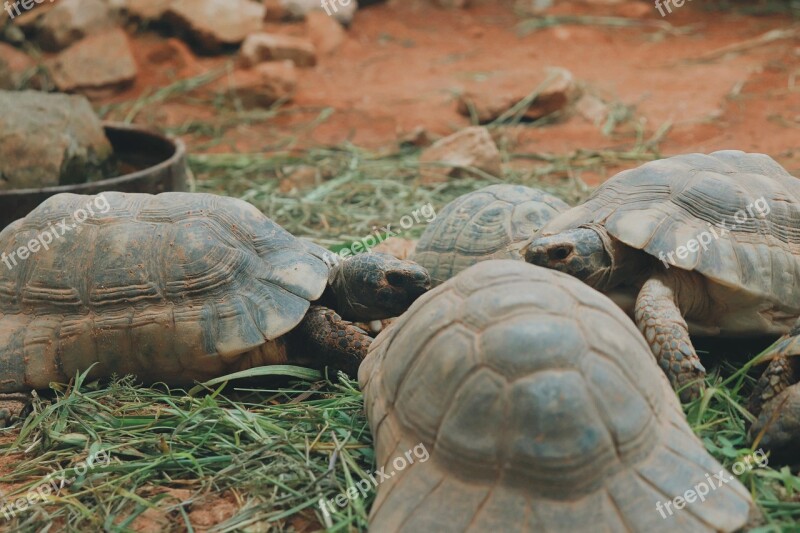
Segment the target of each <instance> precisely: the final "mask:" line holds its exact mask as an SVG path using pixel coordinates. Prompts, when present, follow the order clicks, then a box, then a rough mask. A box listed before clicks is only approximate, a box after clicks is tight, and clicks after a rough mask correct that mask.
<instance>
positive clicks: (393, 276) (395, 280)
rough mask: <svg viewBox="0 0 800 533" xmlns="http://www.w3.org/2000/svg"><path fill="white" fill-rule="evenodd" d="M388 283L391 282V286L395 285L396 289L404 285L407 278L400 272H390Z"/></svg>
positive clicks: (387, 278)
mask: <svg viewBox="0 0 800 533" xmlns="http://www.w3.org/2000/svg"><path fill="white" fill-rule="evenodd" d="M386 281H388V282H389V285H394V286H395V287H399V286H402V285H403V282H404V281H405V276H403V274H401V273H400V272H389V273H387V274H386Z"/></svg>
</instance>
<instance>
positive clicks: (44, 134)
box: [0, 91, 113, 190]
mask: <svg viewBox="0 0 800 533" xmlns="http://www.w3.org/2000/svg"><path fill="white" fill-rule="evenodd" d="M0 109H3V113H0V177H1V178H2V179H0V190H9V189H26V188H38V187H49V186H55V185H65V184H72V183H83V182H85V181H92V180H96V179H101V178H103V177H105V174H106V173H107V172H108V170H109V169H110V168H111V157H112V155H113V154H112V147H111V143H110V142H109V141H108V139H107V138H106V136H105V132H104V131H103V125H102V123H101V122H100V119H98V118H97V116H96V115H95V114H94V111H93V110H92V107H91V106H90V105H89V102H88V100H86V98H84V97H82V96H69V95H65V94H50V93H43V92H38V91H15V92H9V91H0Z"/></svg>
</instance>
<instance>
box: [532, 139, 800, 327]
mask: <svg viewBox="0 0 800 533" xmlns="http://www.w3.org/2000/svg"><path fill="white" fill-rule="evenodd" d="M590 224H599V225H602V226H604V227H605V228H606V229H607V230H608V233H609V234H610V235H611V236H613V237H614V238H616V239H618V240H619V241H621V242H623V243H625V244H627V245H628V246H631V247H633V248H636V249H639V250H643V251H645V252H647V253H648V254H650V255H652V256H654V257H656V258H658V259H661V260H665V259H666V261H667V264H669V265H670V266H674V267H678V268H681V269H684V270H690V271H696V272H698V273H700V274H702V275H703V276H705V277H706V278H707V279H708V280H709V281H711V283H710V287H709V291H710V293H711V296H712V298H713V299H714V300H715V301H717V302H718V303H720V302H721V303H724V304H727V305H725V307H726V311H725V312H726V314H727V315H728V320H727V322H728V324H727V325H728V327H729V329H730V330H731V331H737V330H738V331H742V330H753V331H754V332H763V333H768V332H773V330H774V332H785V331H787V330H788V328H789V327H790V326H791V324H792V323H793V322H794V319H795V318H796V317H797V316H798V314H800V180H798V179H797V178H795V177H794V176H792V175H791V174H789V173H788V172H787V171H786V170H785V169H784V168H783V167H781V166H780V165H779V164H778V163H777V162H776V161H774V160H773V159H772V158H770V157H769V156H766V155H763V154H749V153H745V152H740V151H734V150H725V151H719V152H714V153H712V154H709V155H705V154H688V155H679V156H675V157H670V158H668V159H662V160H658V161H653V162H650V163H647V164H645V165H642V166H641V167H638V168H636V169H632V170H627V171H624V172H621V173H620V174H617V175H616V176H614V177H613V178H611V179H609V180H608V181H607V182H605V183H604V184H603V185H602V186H601V187H600V188H598V189H597V190H596V191H595V192H594V194H593V195H592V196H591V197H590V198H589V199H588V200H587V201H586V202H585V203H584V204H582V205H579V206H577V207H573V208H572V209H570V210H568V211H566V212H565V213H562V214H561V215H559V216H557V217H555V218H554V219H553V220H551V221H550V222H548V223H547V224H546V225H545V227H544V228H542V230H541V235H552V234H555V233H558V232H560V231H564V230H567V229H571V228H577V227H579V226H586V225H590ZM701 235H704V236H703V237H702V239H703V240H705V241H708V243H707V244H706V246H701V245H700V244H699V243H698V244H696V245H694V246H692V247H693V248H695V249H694V250H692V249H689V248H688V246H687V245H688V244H689V243H690V241H692V240H695V241H697V240H698V238H701ZM679 248H683V249H682V250H681V253H677V252H678V251H679ZM667 254H672V255H671V256H668V255H667ZM731 289H735V290H731ZM753 311H756V312H753ZM731 315H735V316H731ZM758 316H761V317H762V319H763V323H761V322H759V321H758V320H756V319H755V318H754V317H758Z"/></svg>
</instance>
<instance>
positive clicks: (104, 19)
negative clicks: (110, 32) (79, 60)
mask: <svg viewBox="0 0 800 533" xmlns="http://www.w3.org/2000/svg"><path fill="white" fill-rule="evenodd" d="M54 6H55V7H53V9H51V10H50V11H48V12H47V13H45V14H44V15H43V16H42V17H41V19H39V21H38V23H37V25H36V41H37V42H38V43H39V46H41V47H42V48H43V49H45V50H49V51H58V50H63V49H64V48H66V47H68V46H69V45H71V44H72V43H75V42H77V41H79V40H81V39H83V38H84V37H86V36H87V35H89V34H92V33H96V32H97V31H99V30H103V29H107V28H111V27H113V26H114V25H115V24H116V20H115V18H114V14H113V11H112V9H111V6H109V4H108V3H107V2H105V1H104V0H59V1H58V3H56V4H54Z"/></svg>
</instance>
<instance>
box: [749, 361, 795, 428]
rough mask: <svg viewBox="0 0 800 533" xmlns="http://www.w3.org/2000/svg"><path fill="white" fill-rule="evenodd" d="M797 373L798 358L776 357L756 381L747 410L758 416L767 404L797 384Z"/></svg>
mask: <svg viewBox="0 0 800 533" xmlns="http://www.w3.org/2000/svg"><path fill="white" fill-rule="evenodd" d="M799 372H800V359H799V358H797V357H787V356H786V355H785V354H783V353H781V354H778V355H776V356H775V357H774V358H773V359H772V361H770V363H769V366H767V369H766V370H765V371H764V373H763V374H761V377H760V378H759V379H758V382H757V383H756V386H755V388H754V389H753V392H752V394H751V395H750V399H749V400H748V402H747V410H748V411H750V412H751V413H753V414H754V415H756V416H758V415H759V414H760V413H761V409H762V408H763V407H764V406H765V405H766V404H767V403H769V402H770V401H771V400H772V399H773V398H776V397H778V395H780V394H781V393H782V392H783V391H785V390H786V389H788V388H789V387H790V386H791V385H793V384H795V383H797V381H798V377H800V374H799Z"/></svg>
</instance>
